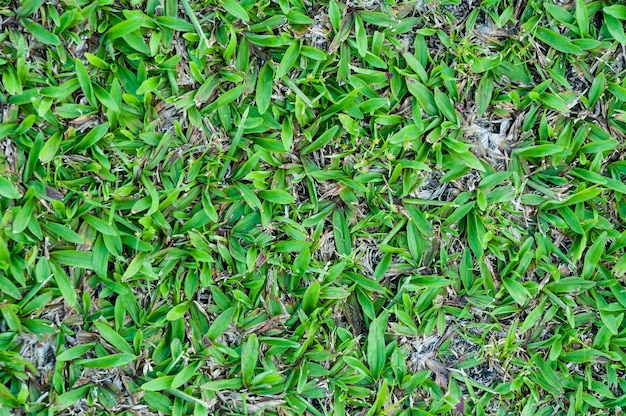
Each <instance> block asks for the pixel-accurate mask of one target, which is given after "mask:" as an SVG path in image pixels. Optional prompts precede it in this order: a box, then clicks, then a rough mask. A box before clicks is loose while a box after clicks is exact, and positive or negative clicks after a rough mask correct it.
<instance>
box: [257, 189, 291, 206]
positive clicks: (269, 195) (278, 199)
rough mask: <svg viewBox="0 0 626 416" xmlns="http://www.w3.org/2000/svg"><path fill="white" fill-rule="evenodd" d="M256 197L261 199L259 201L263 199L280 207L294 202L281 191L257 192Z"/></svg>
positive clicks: (286, 193) (285, 192) (289, 195)
mask: <svg viewBox="0 0 626 416" xmlns="http://www.w3.org/2000/svg"><path fill="white" fill-rule="evenodd" d="M258 195H259V197H261V199H264V200H265V201H269V202H273V203H275V204H281V205H287V204H293V203H294V201H295V199H294V197H293V195H291V194H290V193H289V192H287V191H284V190H282V189H268V190H264V191H259V193H258Z"/></svg>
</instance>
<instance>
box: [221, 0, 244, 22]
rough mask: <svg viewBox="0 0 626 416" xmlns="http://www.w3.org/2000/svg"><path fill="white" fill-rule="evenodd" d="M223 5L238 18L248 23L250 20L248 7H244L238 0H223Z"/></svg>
mask: <svg viewBox="0 0 626 416" xmlns="http://www.w3.org/2000/svg"><path fill="white" fill-rule="evenodd" d="M221 3H222V7H224V9H226V11H227V12H228V13H230V14H232V15H233V16H235V17H236V18H237V19H241V20H242V21H243V22H244V23H248V22H249V21H250V16H249V15H248V12H247V11H246V9H244V8H243V7H242V6H241V4H239V2H238V1H236V0H221Z"/></svg>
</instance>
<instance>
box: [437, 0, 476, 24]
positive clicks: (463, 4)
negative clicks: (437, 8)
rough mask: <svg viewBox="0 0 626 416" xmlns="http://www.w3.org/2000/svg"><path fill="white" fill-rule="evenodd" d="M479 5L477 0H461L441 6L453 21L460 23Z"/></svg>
mask: <svg viewBox="0 0 626 416" xmlns="http://www.w3.org/2000/svg"><path fill="white" fill-rule="evenodd" d="M479 5H480V1H477V0H461V1H460V2H459V4H446V5H444V6H443V8H444V9H445V10H446V11H447V12H449V13H450V14H451V15H452V16H453V17H454V20H455V23H457V24H460V23H463V22H464V21H465V19H467V16H469V14H470V13H471V12H472V10H474V9H475V8H476V7H478V6H479Z"/></svg>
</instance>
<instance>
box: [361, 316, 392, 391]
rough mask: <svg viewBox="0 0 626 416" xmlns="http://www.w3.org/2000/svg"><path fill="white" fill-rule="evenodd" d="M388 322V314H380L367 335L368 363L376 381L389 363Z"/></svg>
mask: <svg viewBox="0 0 626 416" xmlns="http://www.w3.org/2000/svg"><path fill="white" fill-rule="evenodd" d="M388 320H389V314H388V312H386V311H385V312H383V313H382V314H380V315H379V316H378V317H377V318H376V319H374V321H372V323H371V324H370V328H369V334H368V335H367V353H366V355H367V362H368V364H369V368H370V371H371V372H372V376H373V377H374V379H379V378H380V376H381V374H382V372H383V368H384V366H385V362H386V361H387V356H386V353H385V345H386V344H385V332H386V331H387V322H388Z"/></svg>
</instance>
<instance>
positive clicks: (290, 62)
mask: <svg viewBox="0 0 626 416" xmlns="http://www.w3.org/2000/svg"><path fill="white" fill-rule="evenodd" d="M299 56H300V39H294V40H292V41H291V45H289V47H288V48H287V50H286V51H285V54H284V55H283V58H282V59H281V61H280V64H279V65H278V69H276V74H274V79H281V78H283V77H284V76H285V75H287V74H288V73H289V72H290V71H291V70H292V68H293V67H294V65H295V64H296V61H297V60H298V57H299Z"/></svg>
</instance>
